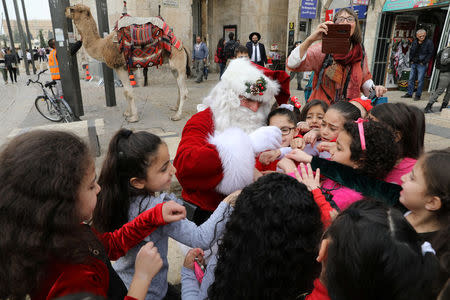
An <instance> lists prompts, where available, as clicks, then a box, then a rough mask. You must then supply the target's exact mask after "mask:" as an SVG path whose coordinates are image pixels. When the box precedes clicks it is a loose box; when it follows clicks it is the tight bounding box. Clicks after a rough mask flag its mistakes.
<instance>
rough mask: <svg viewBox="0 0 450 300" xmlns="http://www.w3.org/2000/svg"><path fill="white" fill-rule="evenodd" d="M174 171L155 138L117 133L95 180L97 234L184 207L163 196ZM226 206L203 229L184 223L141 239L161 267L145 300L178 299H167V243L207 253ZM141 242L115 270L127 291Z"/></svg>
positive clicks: (169, 291) (142, 133)
mask: <svg viewBox="0 0 450 300" xmlns="http://www.w3.org/2000/svg"><path fill="white" fill-rule="evenodd" d="M175 171H176V170H175V168H174V166H173V165H172V163H171V162H170V156H169V151H168V148H167V145H166V144H165V143H164V142H163V141H162V140H161V139H160V138H159V137H158V136H156V135H154V134H151V133H149V132H146V131H138V132H132V131H130V130H128V129H121V130H119V131H118V132H117V133H116V134H115V135H114V137H113V138H112V140H111V142H110V144H109V148H108V153H107V155H106V159H105V161H104V163H103V167H102V170H101V173H100V177H99V180H98V182H99V184H101V185H102V190H101V192H100V194H99V196H98V202H97V207H96V209H95V211H94V218H93V222H94V224H95V226H96V228H98V229H100V230H101V231H104V232H107V231H113V230H114V229H116V228H118V227H121V226H122V224H124V223H126V222H128V221H129V220H133V219H134V218H135V217H136V216H137V215H139V213H141V212H143V211H146V210H148V209H151V208H152V207H154V206H156V205H158V204H159V203H164V202H166V201H170V200H173V201H175V202H178V203H180V204H182V200H180V199H177V198H176V196H175V195H174V194H169V193H166V192H165V191H167V190H168V189H169V188H170V184H171V182H172V176H173V175H174V174H175ZM157 193H158V194H157ZM225 201H228V200H224V201H222V203H221V204H220V205H219V206H218V208H217V209H216V211H215V212H214V213H213V214H212V215H211V217H210V218H209V219H208V220H207V221H206V222H205V223H203V224H202V225H201V226H198V227H197V225H195V224H194V223H193V222H190V221H189V220H187V219H184V220H181V221H179V222H174V223H172V224H169V225H168V226H162V227H160V228H158V229H157V230H155V231H154V232H153V233H152V234H151V235H149V236H147V237H146V238H145V239H144V242H150V241H152V242H153V243H154V244H155V246H156V247H157V248H158V251H159V253H160V255H161V258H162V260H163V267H162V268H161V270H160V271H159V273H158V274H156V276H155V277H154V279H153V281H152V284H151V285H150V288H149V290H148V293H147V295H146V299H152V300H154V299H163V298H164V299H172V297H173V298H174V299H175V298H179V295H178V296H177V295H176V294H175V295H173V296H172V295H171V294H172V291H173V289H169V287H168V282H167V271H168V262H167V250H168V238H169V237H171V238H173V239H175V240H177V241H179V242H181V243H183V244H185V245H187V246H190V247H199V248H202V249H209V248H210V246H211V245H212V244H213V242H214V239H215V236H216V235H217V236H220V233H221V230H222V229H221V228H222V227H224V225H225V224H224V223H225V222H219V223H218V221H219V220H221V219H222V218H223V216H224V215H225V214H226V213H227V211H228V210H229V205H228V203H226V202H225ZM216 223H218V225H217V226H216ZM216 227H217V228H216ZM215 231H216V234H215ZM144 242H143V243H141V244H139V245H137V246H136V247H134V248H132V249H131V250H130V251H129V252H128V253H127V255H126V256H124V257H122V258H121V259H119V260H118V261H117V262H116V263H115V264H114V266H113V267H114V269H115V270H116V271H117V273H118V274H119V276H120V277H121V278H122V280H123V281H124V283H125V285H127V287H129V285H130V283H131V281H132V277H133V271H134V262H135V260H136V255H137V253H138V252H139V249H140V248H141V247H142V246H143V245H144ZM173 292H174V293H175V291H173Z"/></svg>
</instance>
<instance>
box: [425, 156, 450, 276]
mask: <svg viewBox="0 0 450 300" xmlns="http://www.w3.org/2000/svg"><path fill="white" fill-rule="evenodd" d="M421 168H422V170H423V175H424V178H425V183H426V185H427V189H426V190H427V195H430V196H437V197H439V198H440V199H441V208H440V209H438V210H437V211H436V217H437V219H438V221H439V224H440V225H441V229H440V230H439V233H438V234H437V235H436V236H435V237H434V238H433V240H432V241H431V242H432V244H433V247H434V248H435V250H436V254H437V255H438V257H440V261H441V265H442V266H443V267H444V269H445V270H446V272H447V274H449V273H450V249H449V248H450V247H449V244H450V172H449V170H450V148H447V149H443V150H433V151H430V152H427V153H425V154H424V156H423V160H422V159H421Z"/></svg>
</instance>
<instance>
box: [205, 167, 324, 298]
mask: <svg viewBox="0 0 450 300" xmlns="http://www.w3.org/2000/svg"><path fill="white" fill-rule="evenodd" d="M249 220H252V221H251V222H249ZM322 228H323V225H322V223H321V220H320V212H319V208H318V207H317V205H316V204H315V202H314V200H313V197H312V195H311V193H310V192H309V191H308V189H307V188H306V186H305V185H303V184H301V183H299V182H298V181H297V180H295V179H294V178H292V177H290V176H287V175H284V174H279V173H272V174H269V175H266V176H263V177H261V178H260V179H258V180H257V181H256V182H255V183H253V184H251V185H249V186H247V187H246V188H244V189H243V190H242V192H241V194H240V195H239V196H238V198H237V200H236V206H235V208H234V210H233V212H232V214H231V216H230V218H229V221H228V222H227V224H226V227H225V233H224V235H223V238H222V239H221V241H220V242H219V250H218V259H217V266H216V268H215V273H214V274H215V281H214V283H213V284H212V285H211V286H210V288H209V290H208V296H209V299H213V300H217V299H227V300H228V299H295V298H296V297H297V296H298V295H300V294H302V293H305V292H308V291H311V289H312V287H313V280H314V279H315V278H317V276H318V275H319V273H320V265H319V264H318V263H317V261H316V257H317V254H318V245H319V242H320V237H321V235H322V230H323V229H322ZM261 249H264V250H263V251H262V250H261ZM230 287H233V288H230Z"/></svg>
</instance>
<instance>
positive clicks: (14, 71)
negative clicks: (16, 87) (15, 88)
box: [8, 67, 17, 82]
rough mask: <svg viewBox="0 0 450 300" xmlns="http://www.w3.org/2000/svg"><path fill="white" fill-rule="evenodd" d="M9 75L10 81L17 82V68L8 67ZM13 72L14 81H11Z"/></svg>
mask: <svg viewBox="0 0 450 300" xmlns="http://www.w3.org/2000/svg"><path fill="white" fill-rule="evenodd" d="M8 71H9V77H10V78H11V82H17V69H16V68H13V67H8ZM13 74H14V81H13Z"/></svg>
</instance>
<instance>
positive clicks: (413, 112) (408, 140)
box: [370, 103, 425, 159]
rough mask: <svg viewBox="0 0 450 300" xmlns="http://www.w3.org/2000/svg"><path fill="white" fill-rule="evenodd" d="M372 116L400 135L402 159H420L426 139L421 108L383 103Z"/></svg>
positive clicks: (371, 112)
mask: <svg viewBox="0 0 450 300" xmlns="http://www.w3.org/2000/svg"><path fill="white" fill-rule="evenodd" d="M370 114H371V115H372V116H374V117H375V118H376V119H377V120H378V121H379V122H382V123H384V124H386V126H388V127H390V128H391V129H392V130H393V131H394V134H396V135H397V134H399V135H400V140H399V141H398V146H399V148H400V149H399V150H400V153H399V155H400V156H399V157H400V158H404V157H410V158H415V159H418V158H419V156H420V155H421V154H422V152H423V145H424V137H425V115H424V113H423V112H422V111H421V110H420V109H419V108H417V107H415V106H412V105H406V104H404V103H383V104H380V105H376V106H375V107H374V108H373V109H372V110H371V111H370Z"/></svg>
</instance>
